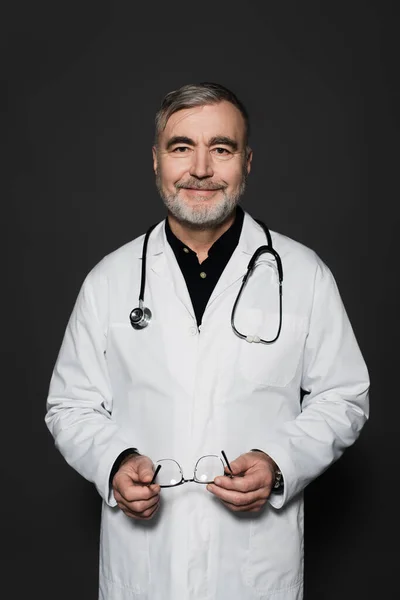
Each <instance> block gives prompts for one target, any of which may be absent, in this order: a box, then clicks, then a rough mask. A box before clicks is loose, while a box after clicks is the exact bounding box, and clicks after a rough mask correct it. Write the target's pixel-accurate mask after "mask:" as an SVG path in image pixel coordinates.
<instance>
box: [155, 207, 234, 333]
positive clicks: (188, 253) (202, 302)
mask: <svg viewBox="0 0 400 600" xmlns="http://www.w3.org/2000/svg"><path fill="white" fill-rule="evenodd" d="M243 219H244V212H243V209H242V208H241V207H240V206H238V207H237V208H236V217H235V220H234V222H233V223H232V225H231V226H230V227H229V229H228V230H227V231H225V233H223V234H222V235H221V237H219V238H218V239H217V241H216V242H214V244H213V245H212V246H211V248H210V249H209V251H208V257H207V258H206V260H204V261H203V262H202V263H201V264H200V263H199V261H198V259H197V254H196V253H195V252H194V251H193V250H191V249H190V248H188V246H186V245H185V244H184V243H183V242H181V240H179V239H178V238H177V237H176V236H175V235H174V234H173V233H172V231H171V228H170V226H169V223H168V219H166V220H165V233H166V235H167V240H168V242H169V244H170V246H171V248H172V250H173V251H174V254H175V256H176V260H177V261H178V265H179V266H180V268H181V271H182V274H183V276H184V278H185V281H186V285H187V288H188V291H189V295H190V299H191V301H192V304H193V309H194V313H195V315H196V319H197V325H200V324H201V320H202V318H203V313H204V310H205V308H206V305H207V302H208V300H209V299H210V296H211V294H212V291H213V289H214V288H215V285H216V283H217V281H218V279H219V278H220V277H221V274H222V272H223V270H224V269H225V267H226V265H227V263H228V261H229V259H230V257H231V256H232V254H233V251H234V249H235V248H236V246H237V244H238V242H239V238H240V234H241V232H242V226H243Z"/></svg>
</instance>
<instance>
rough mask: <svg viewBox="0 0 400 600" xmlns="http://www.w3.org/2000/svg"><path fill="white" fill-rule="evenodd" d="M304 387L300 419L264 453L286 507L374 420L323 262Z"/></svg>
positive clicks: (360, 365)
mask: <svg viewBox="0 0 400 600" xmlns="http://www.w3.org/2000/svg"><path fill="white" fill-rule="evenodd" d="M301 387H302V389H303V390H304V391H306V392H307V394H306V395H305V397H304V400H303V404H302V411H301V413H300V414H299V415H298V417H297V418H296V419H294V420H293V421H289V422H286V423H284V424H283V425H282V426H281V427H279V428H278V429H277V430H276V431H274V433H273V436H272V437H271V438H270V439H269V440H268V441H267V443H266V446H265V447H264V448H263V450H264V451H265V452H267V454H269V455H270V456H271V457H272V458H273V459H274V460H275V462H276V463H277V464H278V465H279V467H280V469H281V471H282V473H283V477H284V482H285V488H284V494H283V495H280V496H279V495H276V494H272V495H271V496H270V503H271V504H272V505H273V506H274V507H275V508H281V507H282V506H284V505H285V504H286V503H287V502H289V501H290V500H291V499H292V498H293V497H294V496H295V495H296V494H298V493H299V492H301V491H302V490H303V489H304V488H305V487H306V486H307V485H308V484H309V483H310V482H311V481H312V480H313V479H315V478H316V477H318V476H319V475H320V474H322V473H323V472H324V471H325V470H326V469H327V468H328V467H329V466H330V465H331V464H332V463H334V462H335V461H336V460H337V459H338V458H339V457H340V456H341V455H342V453H343V452H344V450H345V449H346V448H347V447H349V446H350V445H352V444H353V443H354V442H355V440H356V439H357V438H358V436H359V434H360V431H361V429H362V427H363V426H364V424H365V422H366V420H367V419H368V416H369V376H368V371H367V367H366V364H365V362H364V360H363V357H362V355H361V352H360V349H359V346H358V344H357V341H356V338H355V336H354V332H353V329H352V327H351V324H350V321H349V319H348V316H347V314H346V311H345V308H344V306H343V303H342V300H341V298H340V294H339V291H338V288H337V285H336V282H335V280H334V278H333V276H332V274H331V272H330V270H329V269H328V268H327V267H326V265H324V264H323V263H322V262H321V261H318V265H317V268H316V274H315V281H314V294H313V303H312V308H311V314H310V321H309V330H308V335H307V338H306V343H305V350H304V357H303V370H302V383H301Z"/></svg>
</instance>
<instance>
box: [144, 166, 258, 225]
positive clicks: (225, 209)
mask: <svg viewBox="0 0 400 600" xmlns="http://www.w3.org/2000/svg"><path fill="white" fill-rule="evenodd" d="M246 179H247V173H246V171H245V169H243V177H242V181H241V183H240V186H239V189H238V191H237V192H236V193H234V194H230V195H229V194H227V193H226V191H225V190H224V189H221V192H222V195H223V198H222V200H221V201H220V202H218V203H217V204H214V205H213V206H207V205H206V204H205V205H204V206H197V207H196V208H192V207H190V206H188V205H187V204H185V202H184V201H183V200H182V199H181V198H180V197H179V189H180V188H183V187H186V186H187V187H194V188H197V189H200V190H201V188H202V185H203V187H204V188H206V189H210V187H214V186H211V184H210V183H209V182H206V181H205V182H204V183H203V184H202V183H201V181H199V180H191V181H185V183H184V184H181V185H179V186H177V188H178V189H177V192H176V194H170V195H167V194H165V193H164V190H163V189H162V186H161V173H160V170H158V171H157V174H156V186H157V190H158V193H159V194H160V196H161V198H162V200H163V202H164V204H165V206H166V207H167V210H168V211H169V212H170V213H171V215H172V216H173V217H175V219H176V220H177V221H178V222H179V223H181V224H182V225H185V226H186V227H188V228H190V229H195V230H197V231H201V230H205V229H215V228H216V227H218V226H219V225H221V224H222V223H224V222H225V221H226V220H227V219H228V218H229V217H230V216H231V215H232V213H233V212H234V210H235V208H236V206H237V204H238V202H239V200H240V198H241V197H242V196H243V194H244V191H245V189H246ZM215 188H216V189H217V188H218V189H219V186H215Z"/></svg>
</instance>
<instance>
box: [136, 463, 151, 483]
mask: <svg viewBox="0 0 400 600" xmlns="http://www.w3.org/2000/svg"><path fill="white" fill-rule="evenodd" d="M137 474H138V478H139V481H140V482H142V483H150V482H151V481H152V479H153V476H154V470H153V468H151V467H150V466H149V464H148V462H147V461H146V463H144V464H143V463H139V465H138V470H137Z"/></svg>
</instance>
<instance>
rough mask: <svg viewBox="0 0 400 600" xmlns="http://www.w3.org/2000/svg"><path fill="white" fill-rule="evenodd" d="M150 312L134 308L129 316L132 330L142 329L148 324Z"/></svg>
mask: <svg viewBox="0 0 400 600" xmlns="http://www.w3.org/2000/svg"><path fill="white" fill-rule="evenodd" d="M150 319H151V310H150V309H149V308H144V307H140V306H139V307H138V308H134V309H133V310H132V311H131V314H130V315H129V320H130V322H131V325H132V327H133V329H144V328H145V327H147V325H148V324H149V323H150Z"/></svg>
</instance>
